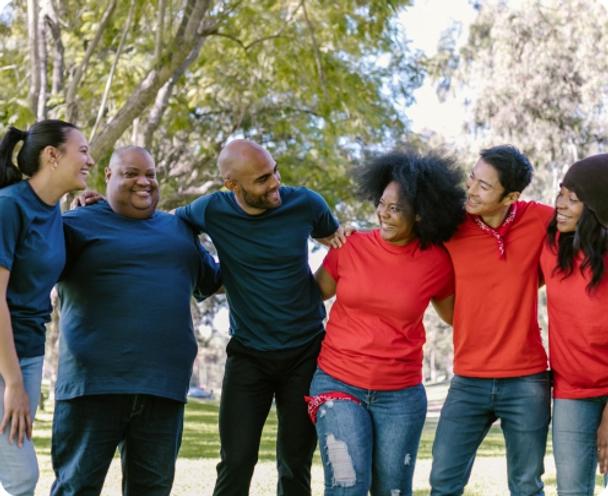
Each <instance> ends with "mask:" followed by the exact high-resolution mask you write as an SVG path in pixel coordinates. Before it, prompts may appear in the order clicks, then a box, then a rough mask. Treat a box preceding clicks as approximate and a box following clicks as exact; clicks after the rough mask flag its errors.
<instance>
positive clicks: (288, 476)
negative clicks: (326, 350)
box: [213, 334, 324, 496]
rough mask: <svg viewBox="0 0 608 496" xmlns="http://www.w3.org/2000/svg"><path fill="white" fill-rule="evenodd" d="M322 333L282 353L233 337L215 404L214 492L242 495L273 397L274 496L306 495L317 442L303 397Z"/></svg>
mask: <svg viewBox="0 0 608 496" xmlns="http://www.w3.org/2000/svg"><path fill="white" fill-rule="evenodd" d="M323 337H324V334H321V335H319V336H317V337H316V338H315V339H313V340H312V341H311V342H309V343H307V344H305V345H302V346H299V347H297V348H292V349H288V350H282V351H257V350H254V349H251V348H247V347H245V346H243V345H242V344H241V343H239V342H238V341H237V340H236V339H232V340H231V341H230V342H229V343H228V346H227V348H226V353H227V354H228V359H227V361H226V370H225V373H224V381H223V385H222V399H221V403H220V420H219V424H220V441H221V462H220V463H219V464H218V466H217V476H218V477H217V482H216V484H215V490H214V493H213V494H214V496H247V495H248V494H249V486H250V484H251V477H252V475H253V469H254V467H255V464H256V463H257V461H258V450H259V447H260V438H261V436H262V428H263V427H264V423H265V421H266V417H267V416H268V412H269V411H270V407H271V405H272V399H273V397H274V398H275V400H276V407H277V416H278V424H279V425H278V433H277V468H278V471H279V477H278V487H277V494H278V495H279V496H310V494H311V491H310V466H311V464H312V456H313V453H314V450H315V446H316V443H317V437H316V434H315V428H314V426H313V424H312V422H311V421H310V419H309V418H308V415H307V411H306V402H305V401H304V396H305V395H307V394H308V389H309V387H310V382H311V380H312V376H313V374H314V371H315V369H316V366H317V356H318V354H319V350H320V349H321V341H322V340H323Z"/></svg>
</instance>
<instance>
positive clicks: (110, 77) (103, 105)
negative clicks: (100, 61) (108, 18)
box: [89, 0, 135, 141]
mask: <svg viewBox="0 0 608 496" xmlns="http://www.w3.org/2000/svg"><path fill="white" fill-rule="evenodd" d="M134 10H135V0H131V6H130V7H129V15H128V16H127V23H126V24H125V29H124V30H123V32H122V35H121V37H120V42H119V43H118V48H117V49H116V57H114V63H113V64H112V68H111V69H110V74H108V79H107V80H106V87H105V89H104V91H103V96H102V98H101V103H100V105H99V111H98V112H97V119H96V120H95V125H94V126H93V129H92V130H91V135H90V136H89V141H91V140H92V139H93V137H94V136H95V132H96V131H97V127H98V126H99V123H100V122H101V118H102V117H103V114H104V111H105V108H106V103H107V101H108V95H109V94H110V88H111V87H112V80H113V79H114V73H115V72H116V66H117V65H118V60H119V59H120V55H121V54H122V47H123V46H124V44H125V40H126V39H127V33H128V32H129V28H130V27H131V21H132V20H133V11H134Z"/></svg>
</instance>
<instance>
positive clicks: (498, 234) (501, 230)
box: [468, 202, 520, 260]
mask: <svg viewBox="0 0 608 496" xmlns="http://www.w3.org/2000/svg"><path fill="white" fill-rule="evenodd" d="M519 203H520V202H517V203H514V204H513V206H512V207H511V210H510V211H509V215H507V218H506V219H505V220H504V221H503V222H502V224H501V225H500V226H498V227H497V228H493V227H490V226H488V225H487V224H486V223H485V222H484V221H483V220H481V217H480V216H479V215H471V214H468V215H469V217H470V218H471V219H472V220H473V222H475V224H477V225H478V226H479V228H480V229H481V230H482V231H483V232H485V233H486V234H489V235H490V236H494V237H495V238H496V241H498V260H504V259H505V236H506V234H507V232H508V231H509V229H510V227H511V226H512V225H513V222H514V221H515V216H516V215H517V206H518V204H519Z"/></svg>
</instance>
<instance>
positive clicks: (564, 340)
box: [540, 244, 608, 399]
mask: <svg viewBox="0 0 608 496" xmlns="http://www.w3.org/2000/svg"><path fill="white" fill-rule="evenodd" d="M581 262H582V258H581V259H579V260H575V263H574V271H573V272H572V274H571V275H569V276H568V277H567V278H565V279H564V274H563V272H555V273H553V269H554V268H555V267H556V266H557V254H555V253H551V249H550V248H549V246H548V245H547V244H545V246H544V247H543V251H542V255H541V258H540V263H541V268H542V271H543V275H544V276H545V282H546V284H547V312H548V314H549V359H550V363H551V370H552V371H553V395H554V396H555V397H556V398H566V399H569V398H571V399H576V398H592V397H594V396H604V395H607V394H608V276H604V279H603V280H602V282H601V284H600V286H599V287H598V288H597V290H596V291H594V292H592V293H591V295H590V294H589V293H587V284H589V281H590V279H591V277H590V274H589V272H588V271H586V272H585V274H584V275H583V274H581V271H580V264H581ZM606 263H608V257H607V258H606Z"/></svg>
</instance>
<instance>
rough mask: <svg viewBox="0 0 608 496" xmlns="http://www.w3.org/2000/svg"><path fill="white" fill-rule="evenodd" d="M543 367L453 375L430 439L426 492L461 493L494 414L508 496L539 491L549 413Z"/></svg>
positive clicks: (537, 494) (525, 495)
mask: <svg viewBox="0 0 608 496" xmlns="http://www.w3.org/2000/svg"><path fill="white" fill-rule="evenodd" d="M550 389H551V386H550V380H549V375H548V373H547V372H541V373H539V374H533V375H529V376H524V377H513V378H506V379H480V378H472V377H462V376H458V375H456V376H454V378H453V379H452V383H451V385H450V389H449V391H448V396H447V398H446V401H445V404H444V405H443V409H442V410H441V417H440V419H439V424H438V425H437V433H436V434H435V442H434V443H433V466H432V469H431V495H432V496H447V495H458V496H459V495H461V494H462V493H463V491H464V487H465V485H466V484H467V482H468V480H469V476H470V474H471V468H472V467H473V462H474V461H475V455H476V453H477V448H478V447H479V445H480V444H481V442H482V441H483V438H484V437H485V436H486V434H487V433H488V430H489V429H490V427H491V426H492V424H493V423H494V421H496V420H497V419H500V426H501V428H502V431H503V435H504V438H505V445H506V450H507V475H508V481H509V491H510V493H511V495H512V496H543V495H544V494H545V493H544V490H543V488H544V485H543V483H542V481H541V476H542V474H543V473H544V471H545V467H544V456H545V450H546V445H547V430H548V427H549V420H550V417H551V410H550V409H551V395H550Z"/></svg>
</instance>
